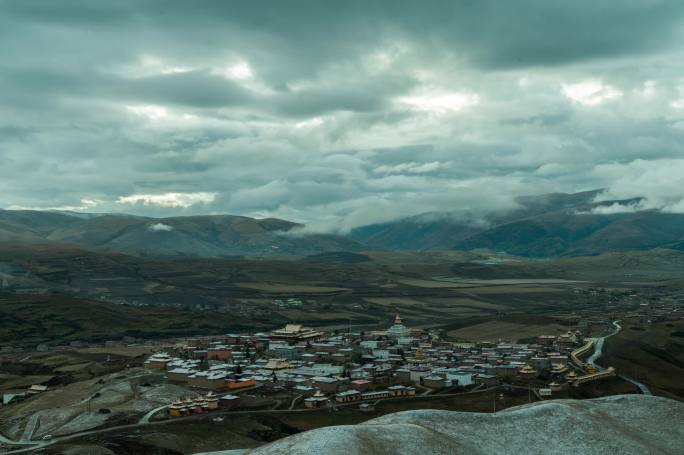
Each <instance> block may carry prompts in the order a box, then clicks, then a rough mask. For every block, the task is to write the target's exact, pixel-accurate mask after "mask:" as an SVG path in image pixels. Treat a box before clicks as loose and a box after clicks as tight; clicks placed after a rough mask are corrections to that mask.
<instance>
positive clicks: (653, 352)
mask: <svg viewBox="0 0 684 455" xmlns="http://www.w3.org/2000/svg"><path fill="white" fill-rule="evenodd" d="M677 334H680V335H678V336H677ZM681 334H684V321H679V322H676V323H664V322H660V323H654V324H648V325H643V324H639V325H636V324H629V323H625V324H624V325H623V330H622V332H620V333H618V334H617V335H615V336H613V337H611V338H608V339H607V340H606V346H605V351H604V352H605V354H604V357H603V358H601V360H599V363H602V364H605V365H612V366H614V367H615V368H617V369H618V371H620V372H621V373H622V374H625V375H627V376H628V377H631V378H634V379H636V380H638V381H641V382H643V383H644V384H646V385H648V386H650V387H651V388H652V389H653V390H652V391H653V392H654V393H655V394H657V395H663V396H667V397H670V398H675V399H678V400H684V337H682V336H681Z"/></svg>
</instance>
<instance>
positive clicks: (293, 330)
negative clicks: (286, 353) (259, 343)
mask: <svg viewBox="0 0 684 455" xmlns="http://www.w3.org/2000/svg"><path fill="white" fill-rule="evenodd" d="M321 336H323V334H322V333H321V332H317V331H315V330H313V329H310V328H307V327H304V326H303V325H302V324H286V325H285V327H283V328H282V329H278V330H274V331H273V332H272V333H271V339H272V340H284V341H287V342H290V343H297V342H300V341H304V342H305V341H313V340H316V339H318V338H320V337H321Z"/></svg>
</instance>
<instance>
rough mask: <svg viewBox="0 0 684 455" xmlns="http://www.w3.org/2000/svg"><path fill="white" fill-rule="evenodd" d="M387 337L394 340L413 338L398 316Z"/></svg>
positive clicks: (388, 330)
mask: <svg viewBox="0 0 684 455" xmlns="http://www.w3.org/2000/svg"><path fill="white" fill-rule="evenodd" d="M386 333H387V336H388V337H392V338H406V337H410V336H411V330H410V329H409V328H408V327H406V326H405V325H404V324H402V323H401V317H399V315H398V314H397V316H396V317H395V318H394V324H393V325H392V327H390V328H389V329H387V332H386Z"/></svg>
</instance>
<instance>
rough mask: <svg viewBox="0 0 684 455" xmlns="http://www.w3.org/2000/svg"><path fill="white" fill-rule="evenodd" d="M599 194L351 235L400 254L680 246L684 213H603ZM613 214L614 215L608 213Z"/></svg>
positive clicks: (421, 219)
mask: <svg viewBox="0 0 684 455" xmlns="http://www.w3.org/2000/svg"><path fill="white" fill-rule="evenodd" d="M596 195H597V191H590V192H583V193H576V194H548V195H542V196H534V197H532V196H530V197H524V198H519V199H518V203H519V208H517V209H515V210H512V211H509V212H505V213H491V214H487V215H484V216H482V217H481V219H480V220H472V219H471V218H470V217H466V218H470V221H467V222H466V221H463V220H464V218H463V216H462V215H459V214H458V213H451V212H445V213H441V214H440V213H437V214H435V213H432V214H425V215H420V216H415V217H411V218H406V219H403V220H398V221H395V222H391V223H385V224H379V225H372V226H365V227H362V228H357V229H355V230H354V231H352V233H351V234H350V237H351V238H353V239H354V240H357V241H359V242H362V243H366V244H368V245H370V246H373V247H380V248H387V249H399V250H420V251H425V250H439V249H458V250H474V249H480V248H483V249H489V250H493V251H504V252H506V253H509V254H513V255H518V256H527V257H553V256H580V255H593V254H600V253H603V252H608V251H629V250H644V249H651V248H656V247H670V246H672V247H675V248H677V247H679V248H681V244H682V241H683V240H684V214H676V213H662V212H659V211H655V210H644V211H637V212H625V213H607V214H601V213H602V212H601V208H602V207H606V206H612V205H613V204H616V203H617V204H621V205H629V204H632V203H634V202H636V201H635V200H625V201H606V202H593V201H594V198H595V197H596ZM608 212H610V211H608Z"/></svg>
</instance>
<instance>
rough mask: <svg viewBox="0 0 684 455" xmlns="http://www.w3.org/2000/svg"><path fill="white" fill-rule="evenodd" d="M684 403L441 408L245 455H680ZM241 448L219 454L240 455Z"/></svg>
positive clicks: (624, 399) (305, 436) (320, 432)
mask: <svg viewBox="0 0 684 455" xmlns="http://www.w3.org/2000/svg"><path fill="white" fill-rule="evenodd" d="M682 421H684V403H681V402H678V401H674V400H668V399H665V398H659V397H648V396H643V395H620V396H612V397H608V398H600V399H595V400H584V401H573V400H556V401H550V402H540V403H535V404H531V405H525V406H519V407H515V408H510V409H507V410H504V411H500V412H497V413H486V414H485V413H468V412H454V411H437V410H417V411H405V412H400V413H396V414H388V415H385V416H383V417H380V418H377V419H373V420H370V421H368V422H365V423H363V424H360V425H349V426H333V427H326V428H320V429H317V430H312V431H308V432H305V433H300V434H297V435H294V436H290V437H287V438H284V439H281V440H279V441H276V442H273V443H271V444H268V445H265V446H262V447H259V448H257V449H254V450H249V451H245V452H243V453H244V454H245V455H247V454H250V455H252V454H253V455H271V454H273V455H275V454H282V453H287V454H292V455H296V454H310V453H325V454H329V455H335V454H344V455H353V454H364V455H384V454H388V455H389V454H397V453H401V454H420V455H422V454H426V453H430V454H445V455H446V454H463V455H485V454H487V455H488V454H494V453H501V454H503V453H505V454H509V455H513V454H521V455H522V454H530V453H544V454H558V455H561V454H563V455H565V454H570V453H572V454H578V455H581V454H596V453H616V454H617V453H619V454H645V453H659V454H673V455H674V454H679V453H681V444H682V441H684V426H682V425H681V422H682ZM235 453H237V452H235V451H226V452H213V453H212V455H219V454H235Z"/></svg>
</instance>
